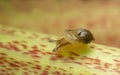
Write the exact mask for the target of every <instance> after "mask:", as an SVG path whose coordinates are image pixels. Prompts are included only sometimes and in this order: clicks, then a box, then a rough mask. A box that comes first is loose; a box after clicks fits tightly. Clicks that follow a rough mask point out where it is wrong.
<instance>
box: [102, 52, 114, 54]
mask: <svg viewBox="0 0 120 75" xmlns="http://www.w3.org/2000/svg"><path fill="white" fill-rule="evenodd" d="M103 53H105V54H112V53H110V52H103Z"/></svg>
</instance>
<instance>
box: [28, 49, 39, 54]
mask: <svg viewBox="0 0 120 75" xmlns="http://www.w3.org/2000/svg"><path fill="white" fill-rule="evenodd" d="M38 52H40V51H39V50H31V51H29V53H31V54H38Z"/></svg>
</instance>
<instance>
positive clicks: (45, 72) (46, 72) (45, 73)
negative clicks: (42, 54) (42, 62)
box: [40, 71, 49, 75]
mask: <svg viewBox="0 0 120 75" xmlns="http://www.w3.org/2000/svg"><path fill="white" fill-rule="evenodd" d="M40 75H49V74H48V71H43V72H42V74H40Z"/></svg>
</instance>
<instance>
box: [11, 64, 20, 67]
mask: <svg viewBox="0 0 120 75" xmlns="http://www.w3.org/2000/svg"><path fill="white" fill-rule="evenodd" d="M9 65H10V66H11V67H20V66H19V65H17V64H15V63H9Z"/></svg>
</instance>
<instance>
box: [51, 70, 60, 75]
mask: <svg viewBox="0 0 120 75" xmlns="http://www.w3.org/2000/svg"><path fill="white" fill-rule="evenodd" d="M52 74H53V75H62V74H61V73H60V72H59V71H55V72H53V73H52Z"/></svg>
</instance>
